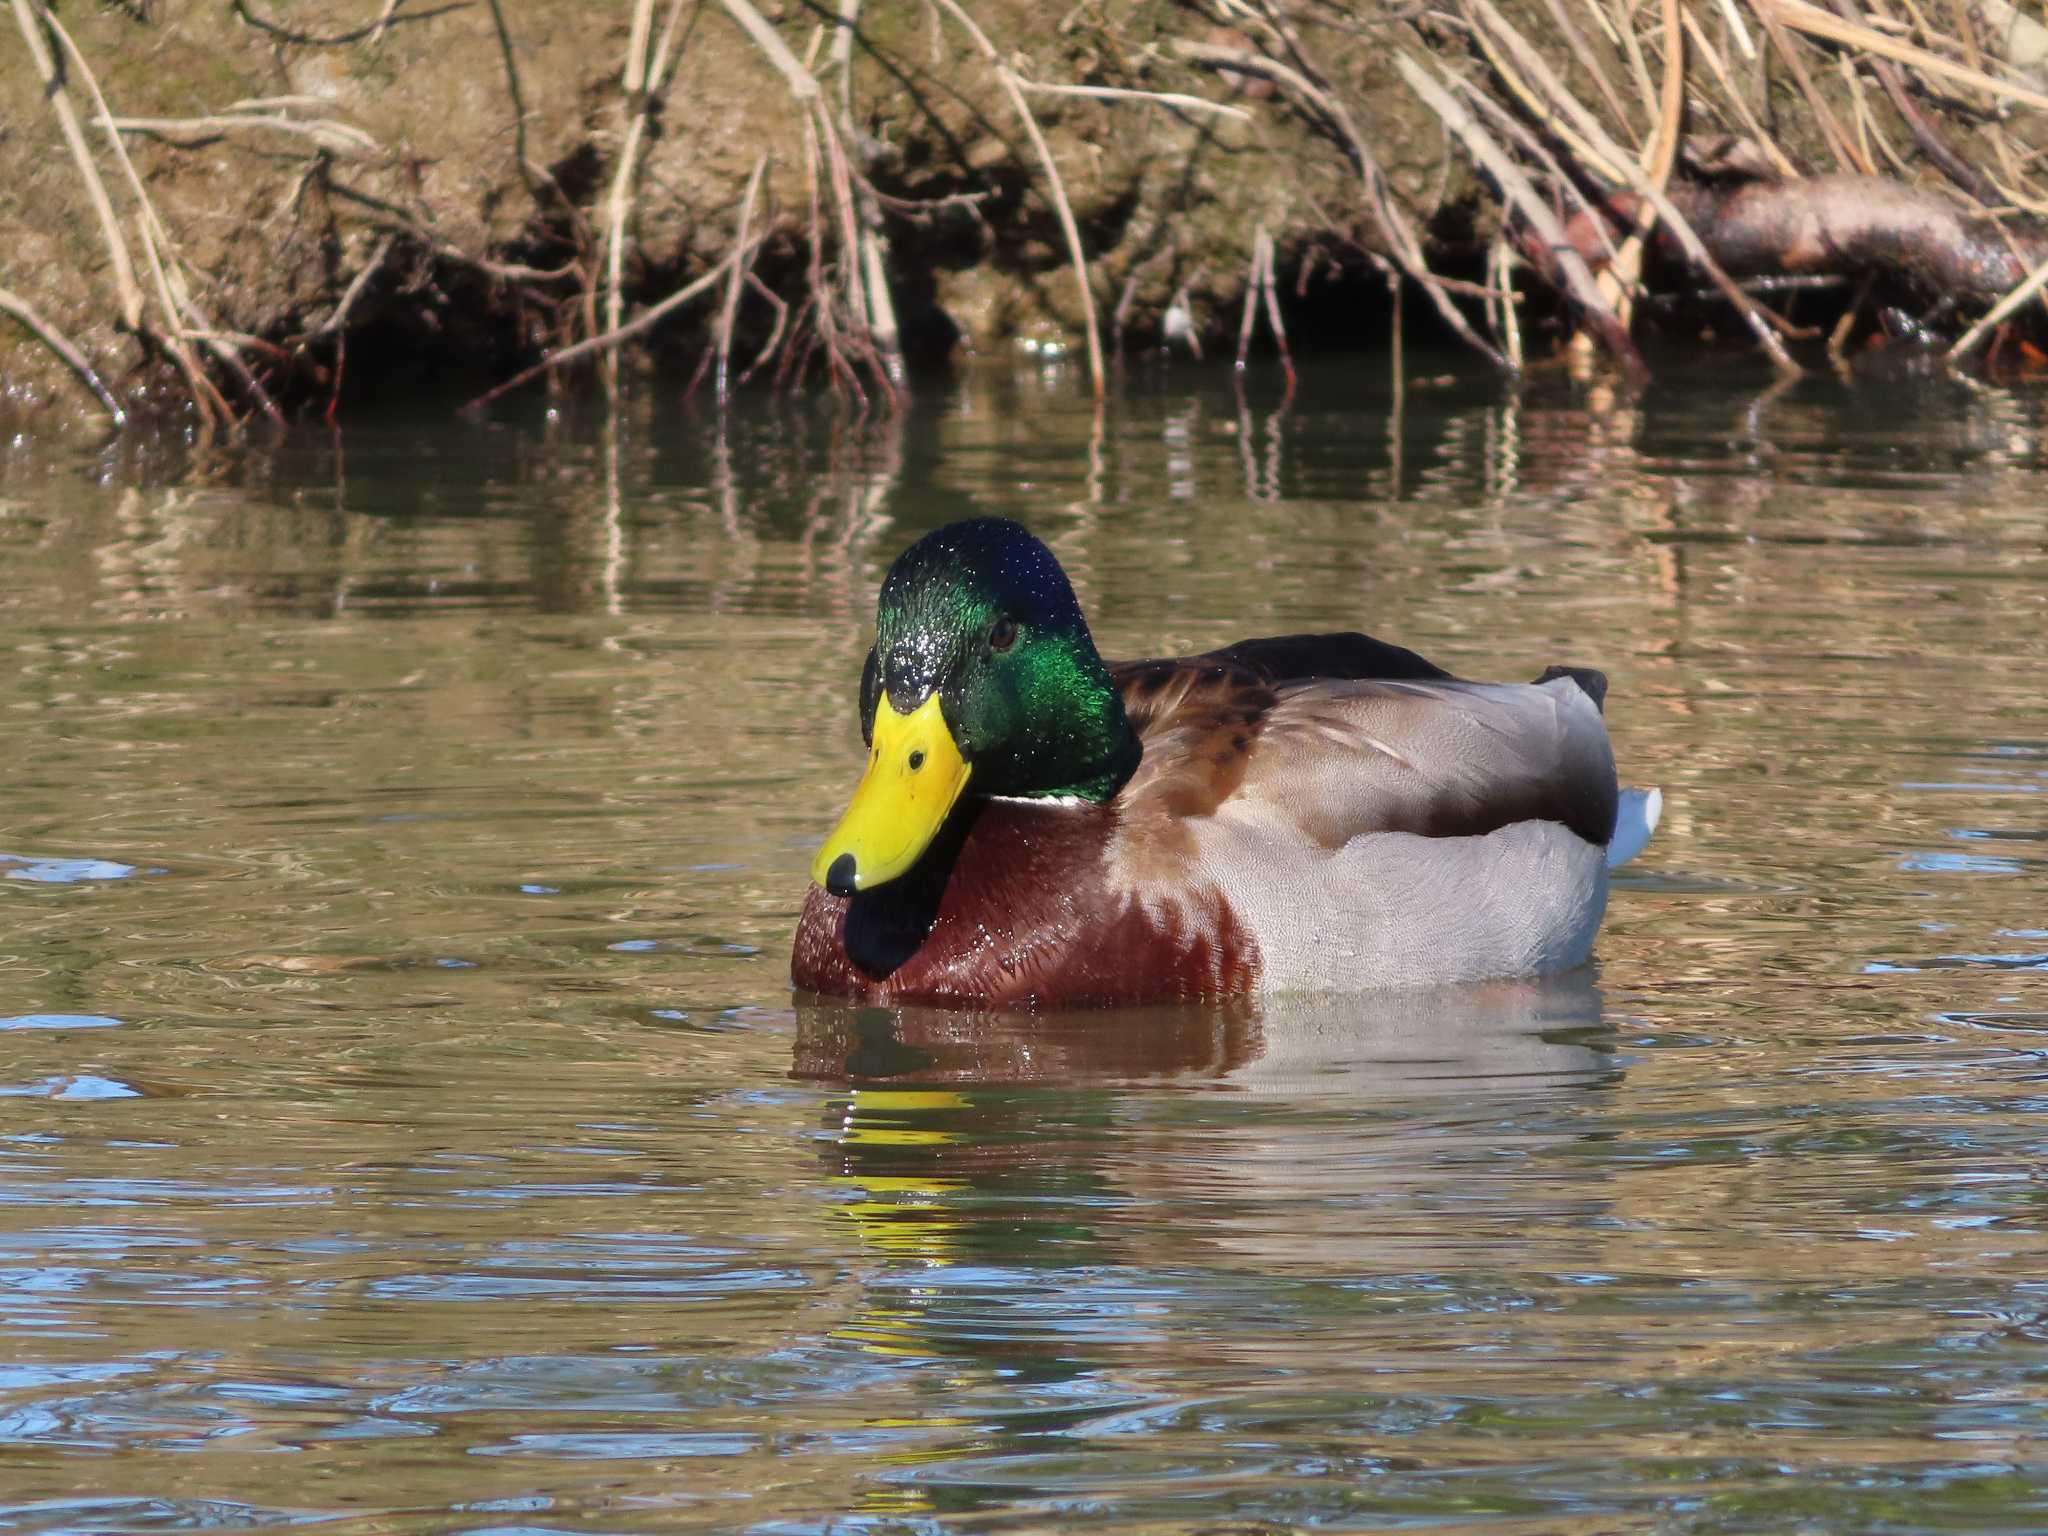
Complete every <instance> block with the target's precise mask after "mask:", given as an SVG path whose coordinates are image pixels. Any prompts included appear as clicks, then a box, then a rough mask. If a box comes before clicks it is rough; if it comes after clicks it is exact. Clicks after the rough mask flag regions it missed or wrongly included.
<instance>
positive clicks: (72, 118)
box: [14, 0, 143, 331]
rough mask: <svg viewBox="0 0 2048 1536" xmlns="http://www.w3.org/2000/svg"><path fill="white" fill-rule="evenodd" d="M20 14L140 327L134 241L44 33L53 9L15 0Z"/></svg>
mask: <svg viewBox="0 0 2048 1536" xmlns="http://www.w3.org/2000/svg"><path fill="white" fill-rule="evenodd" d="M14 19H15V22H16V23H17V24H18V25H19V26H20V28H21V36H22V40H23V41H24V42H26V43H27V44H28V54H29V58H30V59H32V60H33V61H34V62H35V66H36V74H37V75H38V76H40V77H41V79H42V82H43V94H44V95H45V97H47V98H48V100H49V103H50V110H51V111H52V112H54V113H55V114H56V116H57V126H58V128H59V129H60V130H61V131H62V132H63V135H64V143H65V146H66V147H67V148H68V149H69V150H70V151H71V159H72V163H73V164H75V165H76V166H77V167H78V176H79V179H80V180H81V181H82V182H84V183H85V193H86V197H87V199H88V200H89V201H90V202H91V203H92V208H93V212H94V213H95V214H97V215H98V216H99V221H100V235H101V238H102V239H103V240H104V241H105V244H106V247H107V259H108V261H109V262H110V263H111V265H112V266H113V269H114V286H115V289H116V290H117V292H118V294H119V297H120V300H121V323H122V324H123V325H125V326H127V327H128V329H129V330H131V331H139V330H140V329H141V326H142V305H143V298H142V287H141V285H140V284H139V283H137V282H136V281H135V267H134V264H133V263H132V262H131V261H130V260H129V257H128V242H127V240H126V239H125V238H124V237H123V236H122V234H121V221H120V219H119V218H117V217H116V216H115V214H114V204H113V200H112V199H111V198H109V197H108V196H107V185H106V183H105V182H104V181H102V180H101V179H100V173H99V167H98V166H97V165H95V164H94V163H93V158H92V151H91V150H90V149H88V148H87V147H86V143H85V131H84V130H83V129H82V128H80V127H79V126H78V113H77V111H76V110H75V109H74V108H73V107H72V105H71V96H70V93H69V92H68V91H67V90H66V89H65V86H64V80H63V78H62V76H60V75H59V74H58V73H57V60H56V56H55V55H54V54H52V53H51V52H50V46H49V40H48V38H47V37H46V36H45V35H44V23H45V21H46V20H47V12H46V11H44V9H43V7H42V6H41V4H40V0H14Z"/></svg>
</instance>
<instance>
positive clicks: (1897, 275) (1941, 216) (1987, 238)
mask: <svg viewBox="0 0 2048 1536" xmlns="http://www.w3.org/2000/svg"><path fill="white" fill-rule="evenodd" d="M1671 199H1672V201H1673V202H1675V203H1677V204H1678V206H1679V208H1680V209H1681V210H1682V211H1683V212H1684V214H1685V217H1686V219H1687V221H1688V222H1690V223H1691V224H1692V226H1693V228H1694V229H1696V230H1698V231H1699V234H1700V238H1701V239H1702V240H1703V241H1704V242H1705V243H1706V246H1707V249H1708V250H1709V251H1710V252H1712V253H1713V256H1714V259H1715V260H1716V261H1718V262H1719V263H1720V264H1721V265H1722V266H1723V267H1725V268H1727V269H1728V270H1729V271H1730V272H1735V273H1740V274H1742V275H1744V276H1751V277H1756V276H1777V275H1781V274H1786V275H1790V274H1801V273H1819V272H1826V273H1834V274H1840V275H1843V276H1850V277H1856V276H1862V275H1865V274H1872V273H1874V274H1876V276H1877V277H1878V278H1879V280H1880V281H1887V280H1888V281H1893V282H1898V283H1901V284H1903V285H1905V286H1908V287H1910V288H1912V289H1913V290H1915V291H1916V292H1919V293H1921V294H1923V295H1924V296H1925V297H1927V298H1929V299H1937V300H1952V301H1954V302H1956V303H1959V304H1964V305H1969V304H1984V303H1989V302H1991V301H1992V300H1995V299H1997V298H1999V297H2000V296H2001V295H2003V294H2005V293H2006V292H2007V291H2009V290H2010V289H2012V288H2014V287H2016V286H2017V285H2018V284H2020V283H2021V282H2023V281H2025V279H2026V277H2027V274H2028V272H2029V271H2030V270H2031V269H2032V268H2034V267H2036V266H2038V265H2039V264H2040V263H2041V262H2042V261H2043V260H2048V231H2043V230H2041V229H2039V228H2037V227H2034V226H2031V225H2024V224H2018V223H2007V222H2004V221H2000V220H1996V219H1988V218H1972V217H1970V216H1969V215H1967V214H1965V213H1964V212H1963V211H1962V210H1961V209H1959V208H1957V207H1956V206H1955V204H1954V203H1952V202H1950V201H1949V200H1948V199H1947V198H1946V197H1943V196H1942V195H1941V194H1940V193H1937V192H1929V191H1922V190H1920V189H1919V188H1917V187H1909V186H1907V185H1905V184H1904V183H1902V182H1897V181H1893V180H1891V179H1889V178H1887V177H1883V176H1816V177H1813V178H1810V179H1808V180H1804V181H1779V182H1764V181H1749V182H1741V183H1738V184H1736V185H1734V186H1731V187H1715V186H1707V185H1699V184H1693V185H1687V186H1674V187H1673V188H1672V189H1671ZM1632 203H1633V199H1624V198H1620V197H1617V198H1614V199H1611V200H1610V204H1609V206H1610V207H1611V208H1612V210H1613V211H1614V212H1615V214H1617V215H1618V216H1621V217H1629V216H1632V214H1633V211H1634V210H1633V207H1632V206H1631V205H1632ZM1660 249H1662V250H1663V251H1664V252H1665V254H1666V255H1668V256H1670V257H1671V258H1672V259H1674V260H1679V259H1682V255H1681V253H1680V252H1679V251H1678V250H1677V249H1676V247H1675V246H1674V245H1672V244H1670V243H1669V242H1660ZM1588 254H1589V255H1590V251H1589V253H1588Z"/></svg>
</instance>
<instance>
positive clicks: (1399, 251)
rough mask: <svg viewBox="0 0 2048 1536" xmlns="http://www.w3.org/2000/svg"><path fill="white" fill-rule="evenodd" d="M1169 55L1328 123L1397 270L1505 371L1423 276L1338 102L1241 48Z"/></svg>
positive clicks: (1195, 47)
mask: <svg viewBox="0 0 2048 1536" xmlns="http://www.w3.org/2000/svg"><path fill="white" fill-rule="evenodd" d="M1174 51H1175V52H1176V53H1178V54H1179V55H1180V56H1181V57H1182V58H1184V59H1187V60H1189V61H1191V62H1193V63H1196V64H1201V65H1204V66H1206V67H1208V68H1210V69H1225V70H1237V71H1238V72H1240V73H1242V74H1250V75H1258V76H1261V77H1263V78H1265V79H1268V80H1271V81H1273V82H1274V83H1276V84H1278V85H1280V86H1283V87H1284V88H1286V89H1287V90H1288V91H1289V92H1291V93H1292V94H1293V95H1294V96H1295V97H1296V99H1297V100H1298V101H1300V102H1302V103H1303V104H1305V105H1306V106H1308V107H1309V108H1310V109H1311V110H1312V111H1314V112H1315V113H1316V114H1318V115H1319V116H1320V117H1321V118H1322V119H1323V121H1324V122H1326V123H1328V124H1329V125H1330V127H1331V129H1332V130H1333V131H1334V133H1335V134H1336V136H1337V141H1338V143H1339V144H1340V145H1342V146H1343V148H1344V150H1345V153H1346V154H1347V155H1348V156H1349V157H1350V160H1351V163H1352V167H1353V169H1355V170H1356V171H1357V172H1358V174H1359V179H1360V180H1361V181H1362V182H1363V183H1364V184H1365V192H1366V203H1367V206H1368V207H1370V208H1371V209H1372V212H1373V217H1374V219H1375V220H1376V221H1377V222H1378V224H1379V226H1380V233H1381V234H1382V235H1383V236H1384V237H1385V239H1386V242H1387V249H1388V250H1389V251H1390V252H1391V253H1392V255H1393V258H1394V260H1395V261H1396V262H1398V263H1399V264H1400V267H1401V270H1402V271H1403V272H1404V273H1406V274H1407V275H1408V277H1409V279H1410V280H1411V281H1413V282H1415V283H1417V284H1419V285H1420V286H1421V288H1422V291H1423V292H1424V293H1425V294H1426V295H1428V297H1429V301H1430V303H1431V304H1433V305H1435V306H1436V312H1437V313H1438V314H1439V315H1441V316H1442V317H1443V320H1444V323H1445V324H1446V325H1448V326H1449V327H1450V328H1451V330H1452V331H1453V332H1454V333H1455V334H1456V335H1457V336H1458V337H1459V338H1461V339H1462V340H1463V341H1464V342H1465V344H1466V345H1467V346H1469V347H1471V348H1472V349H1473V350H1474V351H1476V352H1478V353H1479V354H1480V355H1481V356H1483V357H1485V358H1487V359H1488V360H1490V361H1491V362H1492V363H1493V364H1494V366H1496V367H1498V368H1503V369H1505V368H1507V367H1508V360H1507V359H1506V358H1505V357H1503V356H1501V354H1500V352H1499V350H1498V349H1496V348H1495V347H1494V346H1492V345H1491V344H1490V343H1488V342H1487V341H1486V340H1485V339H1484V338H1483V337H1482V336H1480V334H1479V333H1478V332H1477V331H1475V330H1473V329H1472V322H1471V321H1469V320H1467V319H1466V318H1465V316H1464V315H1463V314H1462V313H1460V311H1459V309H1458V307H1457V306H1456V305H1455V304H1453V303H1451V301H1450V299H1449V298H1448V297H1447V296H1446V295H1445V293H1444V291H1443V290H1444V286H1445V280H1443V279H1441V278H1438V277H1437V276H1436V275H1435V274H1434V273H1432V272H1431V271H1430V270H1429V266H1428V263H1427V262H1425V261H1424V259H1423V255H1422V243H1421V241H1420V240H1418V239H1417V238H1416V236H1415V231H1414V230H1413V229H1412V228H1410V227H1409V224H1408V221H1407V220H1406V219H1405V218H1403V217H1402V216H1401V213H1400V211H1399V210H1398V209H1397V208H1396V207H1395V205H1394V201H1393V191H1392V189H1391V188H1390V187H1389V186H1388V185H1387V178H1386V174H1385V173H1384V172H1383V171H1381V170H1380V167H1379V162H1378V161H1377V160H1376V159H1374V158H1373V154H1372V151H1371V150H1370V149H1369V148H1367V146H1366V142H1365V138H1364V136H1363V135H1362V134H1360V132H1359V131H1358V125H1357V123H1356V122H1355V121H1353V119H1352V116H1351V114H1350V112H1349V111H1348V110H1346V109H1345V107H1344V104H1343V103H1342V102H1340V101H1338V100H1337V98H1336V97H1335V96H1334V95H1332V94H1331V93H1330V92H1328V91H1326V90H1324V89H1323V88H1322V87H1321V86H1319V85H1317V84H1316V83H1315V82H1314V81H1312V80H1310V79H1309V78H1308V77H1307V76H1306V75H1304V74H1303V73H1302V72H1301V71H1300V70H1298V69H1295V68H1293V67H1291V66H1289V65H1286V64H1282V63H1281V62H1280V61H1279V60H1277V59H1269V58H1267V57H1266V56H1265V55H1264V54H1262V53H1251V52H1247V51H1246V50H1244V49H1241V48H1221V47H1217V46H1216V45H1214V44H1211V43H1190V42H1180V43H1176V44H1175V45H1174Z"/></svg>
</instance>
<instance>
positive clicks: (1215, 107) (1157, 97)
mask: <svg viewBox="0 0 2048 1536" xmlns="http://www.w3.org/2000/svg"><path fill="white" fill-rule="evenodd" d="M1017 83H1018V84H1019V85H1020V86H1022V87H1023V88H1024V89H1025V90H1027V91H1030V92H1031V93H1032V94H1034V95H1037V96H1086V97H1090V98H1092V99H1094V100H1096V101H1136V102H1149V103H1150V104H1151V105H1153V106H1155V107H1176V108H1179V109H1180V110H1182V111H1186V112H1212V113H1214V114H1215V115H1216V116H1218V117H1230V118H1235V119H1236V120H1237V121H1239V122H1241V123H1248V122H1250V121H1252V115H1251V113H1249V112H1247V111H1245V109H1244V108H1243V107H1233V106H1230V105H1229V104H1228V103H1226V102H1221V101H1211V100H1209V99H1208V98H1207V97H1206V96H1185V95H1182V94H1181V93H1180V92H1178V91H1133V90H1126V89H1124V88H1123V87H1120V86H1111V85H1048V84H1046V83H1045V82H1044V81H1041V80H1021V79H1020V80H1019V81H1018V82H1017Z"/></svg>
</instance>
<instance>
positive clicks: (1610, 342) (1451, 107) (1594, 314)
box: [1394, 53, 1650, 388]
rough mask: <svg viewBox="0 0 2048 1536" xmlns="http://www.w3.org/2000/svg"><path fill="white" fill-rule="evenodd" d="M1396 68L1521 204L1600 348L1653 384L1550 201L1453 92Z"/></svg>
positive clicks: (1408, 64) (1418, 70) (1635, 381)
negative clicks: (1552, 256)
mask: <svg viewBox="0 0 2048 1536" xmlns="http://www.w3.org/2000/svg"><path fill="white" fill-rule="evenodd" d="M1394 64H1395V67H1396V68H1398V69H1399V70H1400V71H1401V78H1402V79H1403V80H1405V81H1407V82H1408V88H1409V89H1410V90H1412V91H1413V92H1415V94H1416V95H1417V96H1419V97H1420V98H1421V99H1422V103H1423V105H1424V106H1426V107H1428V108H1429V109H1430V111H1432V112H1434V113H1435V114H1436V115H1437V116H1438V117H1439V118H1441V119H1442V120H1443V125H1444V127H1445V128H1447V129H1448V130H1449V131H1450V132H1451V133H1453V134H1455V135H1456V136H1457V138H1458V140H1459V141H1460V142H1461V143H1462V144H1464V146H1465V150H1466V152H1467V153H1468V154H1470V155H1471V156H1472V158H1473V159H1474V160H1475V161H1477V162H1478V164H1479V166H1480V168H1481V169H1482V170H1484V171H1485V172H1486V174H1487V175H1488V176H1490V177H1492V178H1493V180H1494V182H1495V184H1496V185H1498V186H1499V187H1500V189H1501V191H1502V193H1503V194H1504V195H1505V196H1506V197H1507V198H1508V200H1509V201H1510V202H1512V203H1513V204H1514V205H1515V209H1516V211H1517V212H1519V213H1520V214H1521V215H1522V217H1523V218H1524V219H1525V220H1527V221H1528V223H1529V226H1530V227H1531V228H1532V229H1534V230H1535V231H1536V233H1537V238H1538V239H1539V240H1540V241H1541V242H1542V243H1543V245H1544V246H1545V247H1546V248H1547V249H1549V250H1551V251H1554V252H1555V253H1556V267H1557V271H1558V274H1559V275H1560V276H1561V277H1562V278H1563V280H1564V285H1565V289H1566V291H1567V292H1568V293H1570V294H1571V296H1572V299H1573V300H1574V301H1575V302H1576V303H1577V304H1578V306H1579V308H1580V309H1581V310H1582V311H1583V312H1584V314H1585V317H1586V321H1587V323H1588V324H1589V325H1591V326H1592V328H1593V331H1594V334H1596V335H1597V336H1598V337H1599V338H1600V344H1601V345H1602V346H1604V347H1605V348H1606V349H1607V350H1608V352H1609V353H1611V354H1612V355H1613V357H1614V360H1615V362H1616V363H1618V364H1619V365H1620V367H1621V370H1622V373H1623V374H1624V375H1625V376H1626V378H1627V379H1628V381H1629V383H1630V385H1631V386H1633V387H1637V388H1640V387H1641V386H1642V385H1643V384H1646V383H1648V382H1649V378H1650V370H1649V368H1648V367H1647V366H1646V365H1645V364H1644V362H1643V359H1642V354H1641V353H1639V352H1637V351H1636V348H1635V343H1634V342H1632V341H1630V340H1629V337H1628V330H1627V328H1626V327H1625V326H1623V325H1622V324H1621V322H1620V320H1619V319H1618V318H1617V317H1616V315H1615V313H1614V311H1613V309H1612V308H1611V307H1609V305H1608V302H1607V299H1606V296H1605V295H1604V294H1602V293H1601V291H1600V288H1599V285H1598V284H1597V283H1595V282H1594V281H1593V274H1592V272H1591V270H1590V269H1588V267H1587V266H1586V262H1585V258H1584V257H1582V256H1581V255H1580V254H1579V252H1578V251H1577V249H1575V248H1574V247H1573V246H1572V244H1571V242H1570V241H1568V240H1567V239H1566V238H1565V233H1564V228H1563V226H1562V225H1560V224H1559V223H1558V221H1557V216H1556V215H1555V214H1554V213H1552V212H1551V210H1550V203H1549V201H1548V200H1547V199H1546V198H1544V197H1543V196H1542V195H1541V194H1540V193H1538V192H1537V190H1536V189H1535V188H1534V187H1533V186H1531V185H1530V183H1529V178H1528V177H1527V176H1525V175H1523V174H1522V170H1521V168H1520V167H1519V166H1517V165H1516V164H1515V163H1514V161H1513V160H1511V159H1509V158H1508V156H1507V154H1506V152H1505V151H1503V150H1502V149H1501V147H1500V146H1499V145H1498V144H1496V143H1495V142H1494V141H1493V139H1492V137H1491V136H1489V135H1488V134H1487V132H1486V130H1485V129H1484V128H1482V127H1480V125H1479V121H1478V119H1476V118H1475V117H1473V116H1472V114H1471V113H1470V112H1467V111H1466V110H1465V108H1464V107H1463V106H1461V105H1460V104H1459V103H1458V101H1457V99H1456V98H1455V97H1454V96H1452V95H1451V93H1450V92H1449V91H1447V90H1445V89H1444V88H1443V86H1441V85H1440V84H1438V83H1437V82H1436V81H1435V80H1433V79H1431V78H1430V76H1429V74H1428V72H1427V71H1425V70H1424V69H1423V68H1422V66H1421V65H1420V64H1418V63H1417V62H1416V61H1415V60H1414V59H1412V58H1410V57H1409V56H1408V55H1407V54H1406V53H1401V54H1398V55H1396V57H1395V59H1394Z"/></svg>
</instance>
